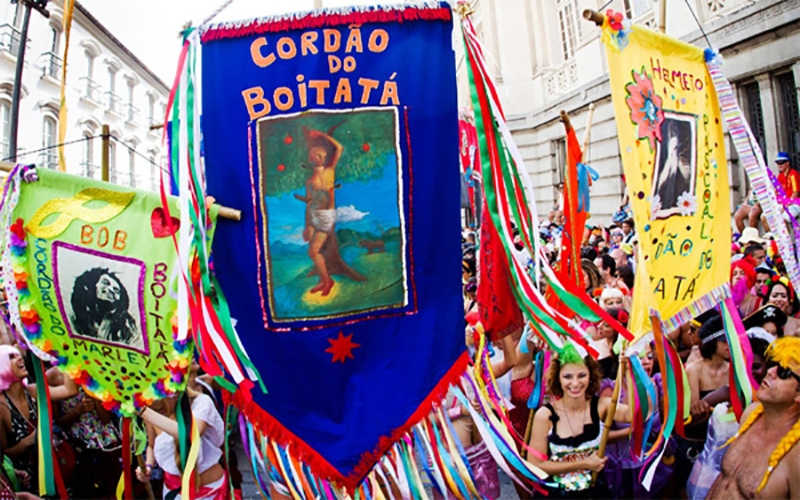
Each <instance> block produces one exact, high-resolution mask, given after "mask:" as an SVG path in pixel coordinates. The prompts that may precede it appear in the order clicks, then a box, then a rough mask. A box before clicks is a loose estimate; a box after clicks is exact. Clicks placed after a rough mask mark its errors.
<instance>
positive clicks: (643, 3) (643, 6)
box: [625, 0, 666, 19]
mask: <svg viewBox="0 0 800 500" xmlns="http://www.w3.org/2000/svg"><path fill="white" fill-rule="evenodd" d="M664 1H666V0H664ZM651 10H653V0H625V15H626V16H628V18H629V19H636V18H637V17H641V16H643V15H644V14H647V13H648V12H650V11H651Z"/></svg>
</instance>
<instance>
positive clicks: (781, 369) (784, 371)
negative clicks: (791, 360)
mask: <svg viewBox="0 0 800 500" xmlns="http://www.w3.org/2000/svg"><path fill="white" fill-rule="evenodd" d="M765 366H766V367H767V371H769V370H771V369H772V367H773V366H776V367H778V371H777V374H778V378H779V379H781V380H789V377H794V379H795V380H797V381H798V382H800V375H798V374H796V373H795V372H793V371H792V370H791V368H787V367H785V366H781V365H780V364H779V363H778V362H777V361H773V360H769V361H767V363H766V365H765Z"/></svg>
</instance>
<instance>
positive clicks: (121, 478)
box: [117, 472, 125, 500]
mask: <svg viewBox="0 0 800 500" xmlns="http://www.w3.org/2000/svg"><path fill="white" fill-rule="evenodd" d="M124 494H125V472H123V473H122V474H120V475H119V483H117V500H122V495H124Z"/></svg>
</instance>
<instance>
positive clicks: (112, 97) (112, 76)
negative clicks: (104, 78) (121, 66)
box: [106, 66, 120, 113]
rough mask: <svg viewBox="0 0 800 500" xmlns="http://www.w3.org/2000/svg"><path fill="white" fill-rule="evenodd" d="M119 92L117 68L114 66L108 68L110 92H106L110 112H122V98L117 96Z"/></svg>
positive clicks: (107, 106)
mask: <svg viewBox="0 0 800 500" xmlns="http://www.w3.org/2000/svg"><path fill="white" fill-rule="evenodd" d="M116 90H117V68H115V67H114V66H109V67H108V92H106V97H107V101H106V109H107V110H108V111H111V112H114V113H119V112H120V98H119V96H118V95H117V94H116Z"/></svg>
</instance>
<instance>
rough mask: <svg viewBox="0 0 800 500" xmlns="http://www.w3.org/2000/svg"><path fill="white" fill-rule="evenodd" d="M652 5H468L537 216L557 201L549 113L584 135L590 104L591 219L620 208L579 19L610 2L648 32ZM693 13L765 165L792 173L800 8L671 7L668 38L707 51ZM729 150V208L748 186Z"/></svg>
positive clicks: (584, 0)
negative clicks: (563, 114)
mask: <svg viewBox="0 0 800 500" xmlns="http://www.w3.org/2000/svg"><path fill="white" fill-rule="evenodd" d="M659 1H666V0H658V1H654V0H613V1H611V2H610V3H609V2H606V1H605V0H547V1H530V0H478V2H477V4H476V13H475V14H474V18H473V22H474V23H475V25H476V29H477V30H478V32H479V36H481V37H482V39H483V41H484V43H485V45H486V48H487V52H488V54H489V57H488V59H490V62H489V63H490V65H491V66H492V68H491V69H492V70H493V72H494V74H495V76H496V81H497V83H498V87H499V90H500V99H501V100H502V101H503V105H504V108H505V111H506V116H507V118H508V122H509V127H510V128H511V130H512V133H513V134H514V137H515V139H516V142H517V145H518V146H519V149H520V152H521V154H522V155H523V158H524V160H525V167H526V170H527V171H528V174H529V175H530V176H531V178H532V180H533V184H534V186H535V192H534V193H532V194H533V197H534V199H535V200H536V204H537V211H538V212H539V214H540V215H546V214H547V211H548V210H550V209H551V208H552V207H553V206H554V204H555V203H556V200H557V199H558V191H557V190H556V186H557V185H558V183H559V182H560V181H561V180H562V179H563V176H564V164H565V157H566V152H565V140H564V127H563V125H562V124H561V123H560V122H559V111H560V110H562V109H563V110H565V111H567V112H568V113H569V115H570V117H571V120H572V123H573V125H574V127H575V129H576V132H577V133H578V137H579V138H583V134H584V131H585V127H586V123H587V118H588V108H589V104H590V103H594V105H595V111H594V117H593V120H592V128H591V139H590V141H589V143H588V148H587V150H586V151H585V152H584V155H585V159H586V160H587V163H589V164H591V165H592V166H593V167H594V168H595V169H596V170H597V171H598V172H599V173H600V175H601V177H600V179H599V180H598V181H597V182H596V183H595V184H594V185H593V187H592V212H593V216H594V217H596V218H597V219H596V220H598V221H599V222H603V223H608V222H609V220H610V216H611V214H612V213H614V212H615V211H616V210H618V209H619V206H620V203H621V201H622V199H623V196H624V182H623V177H622V164H621V160H620V155H619V146H618V143H617V132H616V124H615V123H614V112H613V108H612V105H611V94H610V88H609V84H608V75H607V73H608V72H607V66H606V60H605V54H604V48H603V45H602V42H601V41H600V30H599V28H597V27H596V26H595V25H594V24H593V23H591V22H589V21H586V20H584V19H583V17H582V12H583V10H584V9H594V10H597V9H600V8H601V7H603V6H604V5H605V4H606V3H609V5H608V7H606V8H611V9H614V10H616V11H619V12H624V13H625V14H626V15H627V16H628V17H629V18H631V19H632V20H633V22H635V23H637V24H640V25H645V26H648V27H650V28H652V29H656V28H657V24H658V23H657V18H658V16H659ZM690 8H691V10H690ZM693 14H694V15H696V16H697V18H698V20H699V22H700V24H701V25H702V26H703V29H704V30H705V33H706V35H707V36H708V40H709V41H710V42H711V44H712V46H713V47H714V48H716V49H717V50H719V51H720V52H721V54H722V56H723V59H724V61H725V64H724V66H723V70H724V71H725V74H726V76H727V77H728V79H729V80H730V81H731V82H732V83H733V84H734V87H735V89H736V90H737V92H738V95H739V99H740V105H741V107H742V109H743V111H744V112H745V114H746V116H747V117H748V120H749V122H750V125H751V127H752V129H753V131H754V133H755V135H756V137H757V138H758V141H759V143H760V144H761V147H762V150H763V151H764V154H765V155H766V156H767V161H768V162H769V163H772V161H771V160H772V159H773V158H774V156H775V154H776V153H777V152H778V151H788V152H789V153H790V154H791V155H792V157H793V159H794V165H795V166H796V167H798V166H800V115H798V84H800V50H798V47H800V0H689V1H688V6H687V2H679V1H670V2H669V3H668V4H667V16H666V33H667V34H668V35H670V36H674V37H676V38H680V39H683V40H685V41H687V42H689V43H692V44H694V45H696V46H699V47H705V46H706V45H707V44H706V40H705V38H704V36H703V34H702V33H701V31H700V29H699V28H698V24H697V22H696V21H695V19H694V17H693ZM461 71H462V72H463V71H464V70H463V69H462V70H461ZM727 151H728V157H729V159H730V165H731V169H730V172H731V175H730V185H731V189H732V193H733V196H732V204H738V203H739V202H741V201H742V200H743V199H744V198H745V197H746V196H747V192H748V189H749V185H748V182H747V179H746V175H745V173H744V171H743V168H742V167H741V166H740V165H739V164H738V160H737V158H736V153H735V151H734V150H733V147H732V144H731V143H730V141H728V148H727ZM731 208H733V206H732V207H731Z"/></svg>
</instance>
